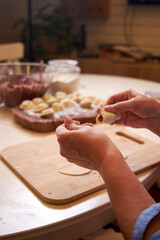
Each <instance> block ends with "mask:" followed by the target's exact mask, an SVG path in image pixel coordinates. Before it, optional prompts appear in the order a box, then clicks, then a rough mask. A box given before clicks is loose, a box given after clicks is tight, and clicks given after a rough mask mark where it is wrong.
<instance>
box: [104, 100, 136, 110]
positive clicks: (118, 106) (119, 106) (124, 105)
mask: <svg viewBox="0 0 160 240" xmlns="http://www.w3.org/2000/svg"><path fill="white" fill-rule="evenodd" d="M134 108H135V99H129V100H127V101H122V102H118V103H115V104H112V105H106V106H105V110H107V111H109V112H116V113H123V112H127V111H131V112H133V111H134Z"/></svg>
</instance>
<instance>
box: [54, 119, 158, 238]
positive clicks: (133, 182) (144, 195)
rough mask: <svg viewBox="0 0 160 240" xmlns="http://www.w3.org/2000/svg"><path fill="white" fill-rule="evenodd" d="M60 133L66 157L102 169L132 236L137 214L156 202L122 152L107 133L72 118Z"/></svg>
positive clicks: (127, 233)
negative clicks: (75, 121)
mask: <svg viewBox="0 0 160 240" xmlns="http://www.w3.org/2000/svg"><path fill="white" fill-rule="evenodd" d="M56 134H57V138H58V142H59V145H60V152H61V155H62V156H64V157H65V158H67V159H68V161H70V162H73V163H76V164H77V165H80V166H82V167H87V168H91V169H95V170H98V171H99V172H100V174H101V176H102V178H103V179H104V182H105V184H106V188H107V191H108V194H109V196H110V200H111V203H112V206H113V209H114V212H115V215H116V218H117V220H118V223H119V226H120V229H121V231H122V233H123V235H124V236H125V239H131V235H132V231H133V227H134V224H135V221H136V220H137V217H138V216H139V215H140V213H141V212H142V211H143V210H144V209H146V208H147V207H149V206H150V205H152V204H154V203H155V202H154V200H153V199H152V198H151V196H150V195H149V194H148V192H147V191H146V189H145V188H144V186H143V185H142V184H141V183H140V182H139V181H138V179H137V177H136V176H135V175H134V174H133V173H132V171H131V170H130V168H129V167H128V165H127V164H126V162H125V160H124V158H123V156H122V154H121V153H120V151H119V150H118V149H117V147H116V146H115V145H114V144H113V143H112V141H111V140H110V139H109V138H108V137H107V136H106V135H105V134H104V133H102V132H100V131H98V130H97V129H95V128H93V127H91V126H88V125H77V124H76V123H74V121H72V119H70V118H67V119H66V121H65V124H64V125H61V126H60V127H58V128H57V130H56ZM95 146H96V147H95ZM102 146H103V147H102ZM154 221H155V220H154ZM156 221H157V220H156ZM155 226H156V225H155V224H153V225H152V226H151V228H150V229H149V230H147V231H148V233H147V237H148V234H150V233H151V232H154V231H156V230H157V228H155Z"/></svg>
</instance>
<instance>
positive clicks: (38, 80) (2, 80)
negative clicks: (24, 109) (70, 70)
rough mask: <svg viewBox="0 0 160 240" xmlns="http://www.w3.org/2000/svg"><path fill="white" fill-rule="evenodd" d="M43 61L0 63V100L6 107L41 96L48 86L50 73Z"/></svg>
mask: <svg viewBox="0 0 160 240" xmlns="http://www.w3.org/2000/svg"><path fill="white" fill-rule="evenodd" d="M45 69H46V65H45V64H44V63H27V62H25V63H24V62H23V63H22V62H17V63H1V64H0V101H1V102H3V103H4V104H5V105H6V106H7V107H11V108H12V107H15V106H18V105H19V104H20V103H21V102H22V101H24V100H27V99H28V100H30V99H33V98H35V97H41V96H43V95H44V93H45V92H46V91H47V90H48V88H49V86H50V83H51V81H50V73H48V72H46V71H45Z"/></svg>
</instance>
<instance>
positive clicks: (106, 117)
mask: <svg viewBox="0 0 160 240" xmlns="http://www.w3.org/2000/svg"><path fill="white" fill-rule="evenodd" d="M120 117H121V116H120V114H119V113H113V112H108V111H107V110H105V108H103V109H102V111H101V113H100V114H99V115H98V116H97V118H96V123H98V124H101V123H108V124H110V123H113V122H115V121H116V120H119V119H120Z"/></svg>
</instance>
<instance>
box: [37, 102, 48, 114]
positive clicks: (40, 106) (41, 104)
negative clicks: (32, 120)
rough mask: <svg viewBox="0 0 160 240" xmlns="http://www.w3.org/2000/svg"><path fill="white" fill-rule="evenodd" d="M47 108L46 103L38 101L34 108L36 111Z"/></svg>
mask: <svg viewBox="0 0 160 240" xmlns="http://www.w3.org/2000/svg"><path fill="white" fill-rule="evenodd" d="M46 108H48V104H47V103H44V102H42V103H40V104H38V105H37V106H36V109H35V110H34V111H35V112H36V113H38V112H42V111H43V110H44V109H46Z"/></svg>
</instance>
